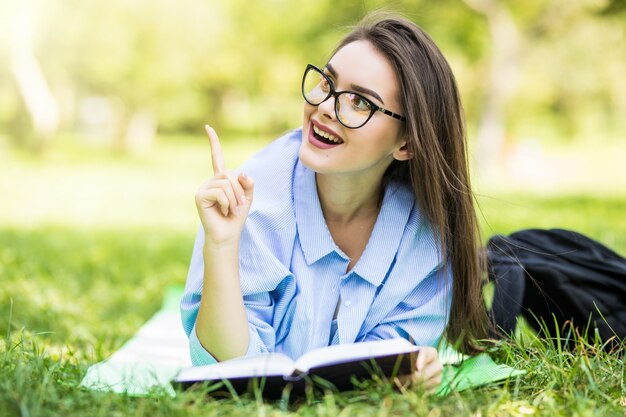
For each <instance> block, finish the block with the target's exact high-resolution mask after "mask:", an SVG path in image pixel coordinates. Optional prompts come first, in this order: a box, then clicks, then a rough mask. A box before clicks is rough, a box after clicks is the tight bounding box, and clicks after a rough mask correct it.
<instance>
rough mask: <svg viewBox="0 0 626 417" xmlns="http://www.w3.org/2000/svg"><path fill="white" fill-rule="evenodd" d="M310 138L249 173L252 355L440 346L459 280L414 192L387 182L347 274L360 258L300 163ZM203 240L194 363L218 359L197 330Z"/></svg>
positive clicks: (186, 306) (269, 155) (191, 303)
mask: <svg viewBox="0 0 626 417" xmlns="http://www.w3.org/2000/svg"><path fill="white" fill-rule="evenodd" d="M301 140H302V132H301V130H300V129H298V130H295V131H292V132H290V133H288V134H287V135H285V136H283V137H282V138H280V139H278V140H276V141H274V142H273V143H271V144H270V145H269V146H268V147H266V148H265V149H264V150H262V151H261V152H259V153H258V154H257V155H255V156H254V157H253V158H252V159H251V160H250V161H248V162H247V163H246V164H244V166H243V167H242V170H243V171H244V172H245V173H246V174H247V175H249V176H250V177H251V178H253V179H254V181H255V189H254V199H253V203H252V207H251V209H250V213H249V215H248V218H247V219H246V223H245V226H244V229H243V231H242V235H241V241H240V249H239V251H240V252H239V264H240V265H239V266H240V278H241V289H242V293H243V298H244V304H245V307H246V311H247V315H248V323H249V331H250V344H249V346H248V351H247V353H246V355H253V354H258V353H262V352H282V353H285V354H287V355H288V356H290V357H292V358H294V359H296V358H298V357H299V356H301V355H302V354H304V353H306V352H307V351H309V350H311V349H315V348H319V347H323V346H328V345H334V344H340V343H341V344H343V343H354V342H362V341H366V340H378V339H389V338H396V337H403V338H406V339H409V340H412V341H414V343H416V344H418V345H429V346H434V345H436V344H437V343H438V341H439V339H440V338H441V335H442V333H443V331H444V329H445V326H446V323H447V317H448V313H449V307H450V298H451V274H450V268H449V266H448V267H446V268H444V264H443V263H442V261H441V257H440V252H439V251H438V248H437V244H436V242H435V238H434V235H433V232H432V230H431V228H430V225H429V223H428V222H427V221H426V219H425V218H424V217H423V215H422V213H421V211H420V210H419V208H418V205H417V204H416V202H415V197H414V194H413V192H412V190H411V188H410V187H408V186H406V185H403V184H400V183H391V184H389V185H387V187H386V189H385V194H384V198H383V203H382V206H381V209H380V213H379V215H378V218H377V220H376V224H375V225H374V229H373V231H372V234H371V237H370V239H369V241H368V243H367V246H366V248H365V250H364V251H363V254H362V255H361V258H360V259H359V260H358V261H357V263H356V264H355V265H354V267H353V268H352V270H350V271H347V272H346V270H347V267H348V264H349V262H350V260H349V258H348V257H347V256H346V255H345V253H343V252H342V250H341V249H340V248H339V247H337V245H336V244H335V243H334V241H333V239H332V236H331V234H330V232H329V230H328V228H327V226H326V222H325V220H324V216H323V213H322V209H321V206H320V202H319V199H318V195H317V187H316V183H315V173H314V172H312V171H310V170H309V169H307V168H305V167H304V166H303V165H302V164H301V163H300V162H299V160H298V151H299V148H300V143H301ZM203 243H204V233H203V229H202V228H200V231H199V233H198V236H197V238H196V242H195V246H194V249H193V254H192V258H191V265H190V268H189V274H188V277H187V284H186V286H185V292H184V295H183V298H182V300H181V314H182V322H183V328H184V330H185V332H186V333H187V335H188V336H189V344H190V353H191V359H192V363H193V364H194V365H204V364H209V363H213V362H215V359H214V358H213V357H212V356H211V355H210V353H209V352H207V351H206V350H205V349H204V348H203V346H202V345H201V344H200V342H199V340H198V337H197V335H196V330H195V324H196V317H197V315H198V308H199V307H200V297H201V293H202V282H203V275H204V263H203V258H202V247H203ZM338 301H340V304H339V306H338V311H337V315H336V318H335V317H334V314H335V311H336V309H337V304H338Z"/></svg>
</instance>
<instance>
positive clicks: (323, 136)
mask: <svg viewBox="0 0 626 417" xmlns="http://www.w3.org/2000/svg"><path fill="white" fill-rule="evenodd" d="M309 141H310V142H311V144H313V145H314V146H316V147H318V148H322V149H328V148H332V147H334V146H337V145H341V144H342V143H343V139H341V138H338V137H337V136H335V135H333V134H331V133H329V132H326V131H325V130H322V129H320V128H319V127H317V126H316V125H315V124H314V123H312V122H311V129H310V130H309Z"/></svg>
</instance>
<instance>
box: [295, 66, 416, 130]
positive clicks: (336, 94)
mask: <svg viewBox="0 0 626 417" xmlns="http://www.w3.org/2000/svg"><path fill="white" fill-rule="evenodd" d="M312 70H313V71H317V72H319V73H320V75H321V76H322V77H324V78H325V79H326V81H327V82H328V85H329V86H330V91H329V92H328V95H327V96H326V97H325V98H324V100H322V101H320V102H319V103H311V102H310V101H309V100H308V99H307V98H306V93H305V92H304V80H306V76H307V74H308V73H309V71H312ZM301 90H302V97H304V100H305V101H306V102H307V103H309V104H310V105H311V106H319V105H320V104H322V103H323V102H325V101H326V100H328V99H329V98H330V97H334V98H335V116H336V117H337V120H339V123H341V124H342V125H344V126H345V127H347V128H348V129H358V128H360V127H363V126H364V125H365V123H367V122H369V120H370V119H371V118H372V116H373V115H374V113H376V112H377V111H379V112H382V113H384V114H386V115H387V116H391V117H393V118H394V119H398V120H400V121H403V122H404V121H406V117H404V116H401V115H399V114H397V113H394V112H392V111H390V110H387V109H386V108H384V107H380V106H379V105H378V104H376V103H374V102H373V101H372V100H370V99H368V98H367V97H365V96H363V95H362V94H359V93H357V92H356V91H350V90H344V91H337V90H335V84H333V81H332V80H331V79H330V78H329V77H328V75H326V74H324V71H322V70H321V69H319V68H318V67H316V66H315V65H313V64H308V65H307V66H306V69H305V70H304V75H303V76H302V87H301ZM347 93H349V94H354V95H355V96H357V97H359V98H360V99H362V100H363V101H365V102H367V104H369V105H370V114H369V116H367V119H365V121H364V122H363V123H361V124H360V125H358V126H348V125H346V124H345V123H344V122H342V121H341V117H339V96H340V95H341V94H347Z"/></svg>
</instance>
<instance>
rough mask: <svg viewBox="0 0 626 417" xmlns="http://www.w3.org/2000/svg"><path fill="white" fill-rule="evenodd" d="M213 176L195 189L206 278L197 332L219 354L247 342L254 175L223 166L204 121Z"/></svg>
mask: <svg viewBox="0 0 626 417" xmlns="http://www.w3.org/2000/svg"><path fill="white" fill-rule="evenodd" d="M206 130H207V134H208V135H209V140H210V143H211V151H212V161H213V170H214V172H215V176H214V177H213V178H212V179H211V180H209V181H207V182H206V183H205V184H203V185H202V186H201V187H200V188H199V189H198V191H197V192H196V207H197V209H198V214H199V216H200V220H201V222H202V226H203V228H204V234H205V241H204V245H203V250H202V255H203V258H204V278H203V287H202V297H201V299H200V308H199V311H198V316H197V319H196V334H197V336H198V340H199V341H200V343H201V344H202V346H203V347H204V348H205V350H207V351H208V352H210V353H211V354H212V355H213V356H214V357H215V358H216V359H218V360H225V359H230V358H233V357H236V356H241V355H244V354H245V353H246V351H247V349H248V344H249V330H248V319H247V316H246V309H245V306H244V302H243V296H242V294H241V287H240V279H239V241H240V237H241V231H242V229H243V225H244V223H245V219H246V217H247V215H248V211H249V210H250V205H251V203H252V195H253V188H254V184H253V181H252V179H250V178H248V177H246V176H245V174H240V175H238V176H236V175H235V174H234V173H232V172H227V171H225V169H224V162H223V157H222V151H221V147H220V143H219V139H218V137H217V134H216V133H215V131H214V130H213V129H212V128H210V127H209V126H206Z"/></svg>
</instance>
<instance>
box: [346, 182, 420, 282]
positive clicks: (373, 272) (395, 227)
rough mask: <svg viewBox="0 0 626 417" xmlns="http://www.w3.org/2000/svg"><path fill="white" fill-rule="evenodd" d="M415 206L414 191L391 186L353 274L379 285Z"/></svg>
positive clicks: (403, 186) (396, 184) (396, 185)
mask: <svg viewBox="0 0 626 417" xmlns="http://www.w3.org/2000/svg"><path fill="white" fill-rule="evenodd" d="M414 205H415V197H414V195H413V192H412V190H411V189H410V188H409V187H408V186H405V185H403V184H401V183H391V184H388V185H387V187H386V188H385V196H384V198H383V203H382V206H381V208H380V213H379V214H378V218H377V219H376V224H375V225H374V230H372V235H371V236H370V239H369V241H368V242H367V246H366V247H365V250H364V251H363V254H362V255H361V258H360V259H359V260H358V261H357V263H356V265H354V268H353V269H352V271H353V272H354V273H356V274H358V275H359V276H360V277H362V278H363V279H365V280H366V281H368V282H369V283H370V284H372V285H374V286H379V285H380V284H381V283H382V281H383V279H384V278H385V276H386V275H387V273H388V271H389V270H390V269H391V264H392V263H393V262H394V260H395V258H396V254H397V253H398V248H399V247H400V241H401V240H402V237H403V235H404V232H405V230H406V225H407V222H408V220H409V217H410V215H411V211H412V210H413V206H414Z"/></svg>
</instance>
